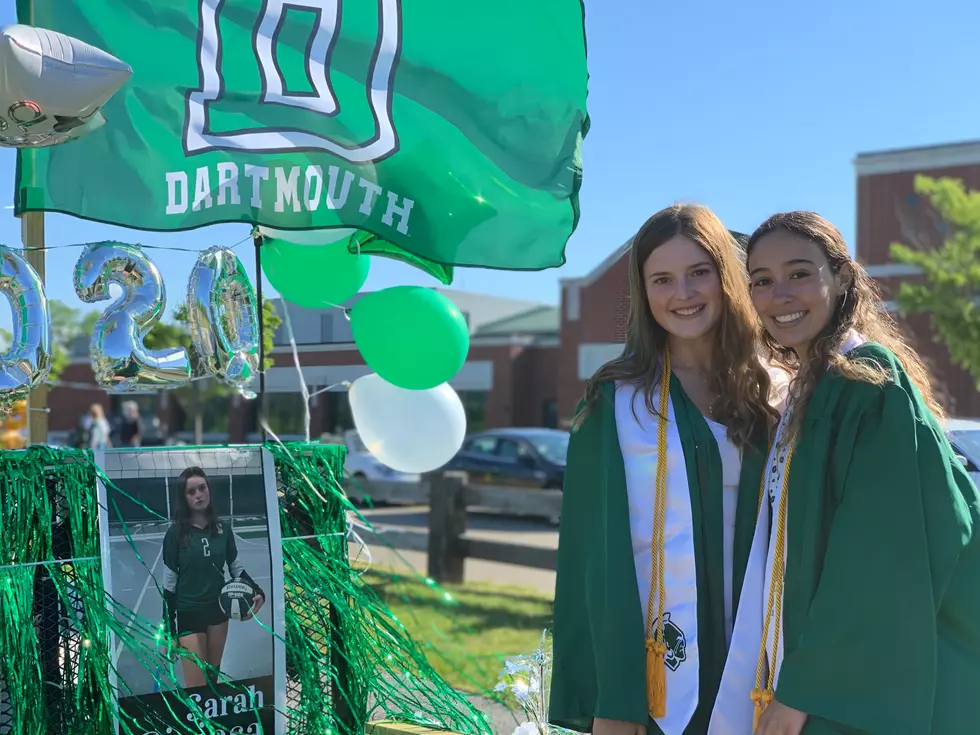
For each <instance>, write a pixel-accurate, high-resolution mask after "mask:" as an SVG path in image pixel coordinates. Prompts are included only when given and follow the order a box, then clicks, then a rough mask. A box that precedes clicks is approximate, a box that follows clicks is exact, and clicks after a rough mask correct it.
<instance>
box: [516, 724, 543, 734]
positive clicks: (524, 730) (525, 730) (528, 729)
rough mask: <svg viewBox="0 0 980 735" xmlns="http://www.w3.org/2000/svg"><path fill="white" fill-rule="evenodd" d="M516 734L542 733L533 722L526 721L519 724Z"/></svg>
mask: <svg viewBox="0 0 980 735" xmlns="http://www.w3.org/2000/svg"><path fill="white" fill-rule="evenodd" d="M514 735H541V730H540V729H539V728H538V726H537V725H535V724H534V723H533V722H525V723H524V724H522V725H518V726H517V729H516V730H514Z"/></svg>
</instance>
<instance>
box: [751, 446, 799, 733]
mask: <svg viewBox="0 0 980 735" xmlns="http://www.w3.org/2000/svg"><path fill="white" fill-rule="evenodd" d="M795 445H796V442H795V441H793V442H792V443H791V444H790V446H789V450H788V451H787V453H786V464H785V467H784V468H783V483H782V488H781V490H780V493H779V507H778V508H777V510H776V548H775V550H774V552H773V556H772V577H771V578H770V580H769V599H768V602H767V606H766V617H765V623H764V624H763V626H762V645H760V646H759V664H758V666H757V667H756V671H755V689H753V690H752V694H751V697H752V702H753V704H754V714H753V718H752V732H755V731H756V729H757V728H758V727H759V719H760V718H761V717H762V713H763V712H765V711H766V707H768V706H769V703H770V702H771V701H772V697H773V691H774V685H775V679H776V660H777V654H778V652H779V626H780V622H781V620H782V614H783V578H784V576H785V568H786V496H787V494H788V493H787V492H786V491H787V489H788V488H789V466H790V462H791V461H792V459H793V448H794V447H795ZM777 458H778V451H777ZM766 469H767V470H768V469H769V468H768V467H766ZM767 477H768V474H767V473H763V476H762V488H761V489H760V496H759V510H760V511H761V510H762V503H763V502H764V501H765V499H766V479H767ZM773 625H775V631H774V633H773V644H772V656H771V657H769V656H768V649H767V646H766V643H767V642H768V640H769V631H770V629H771V628H772V626H773Z"/></svg>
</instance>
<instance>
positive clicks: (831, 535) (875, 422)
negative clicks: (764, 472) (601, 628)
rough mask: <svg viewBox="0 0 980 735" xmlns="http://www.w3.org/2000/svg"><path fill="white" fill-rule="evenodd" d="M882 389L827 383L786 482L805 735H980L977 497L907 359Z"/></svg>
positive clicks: (788, 684) (792, 616)
mask: <svg viewBox="0 0 980 735" xmlns="http://www.w3.org/2000/svg"><path fill="white" fill-rule="evenodd" d="M848 356H849V357H850V358H852V359H854V358H863V359H870V360H873V361H875V362H877V363H878V364H879V365H881V366H882V367H883V368H885V370H886V371H888V373H889V374H890V376H891V379H890V380H889V382H887V383H886V384H885V385H884V386H876V385H871V384H867V383H861V382H857V381H852V380H847V379H844V378H842V377H840V376H837V375H830V374H828V375H826V376H824V377H823V378H822V379H821V381H820V382H819V384H818V385H817V386H816V388H815V390H814V393H813V396H812V398H811V401H810V403H809V405H808V407H807V411H806V414H805V416H804V421H803V424H802V426H801V431H800V436H799V440H798V442H797V445H796V449H795V451H794V454H793V460H792V467H791V472H790V480H789V485H788V491H787V492H788V502H789V505H788V518H787V550H786V573H785V587H784V589H785V593H784V594H785V598H784V603H783V604H784V612H783V615H784V645H785V652H786V653H785V658H784V660H783V663H782V667H781V669H780V672H779V679H778V682H777V685H776V692H775V697H776V699H777V700H778V701H780V702H782V703H783V704H785V705H787V706H789V707H793V708H794V709H798V710H800V711H803V712H806V713H809V714H810V715H811V717H810V719H809V721H808V723H807V725H806V727H805V728H804V730H803V733H804V735H858V734H866V735H968V734H969V733H976V732H980V539H978V538H977V537H976V535H975V534H974V528H975V524H976V523H977V521H978V508H980V500H978V494H977V489H976V488H975V487H974V485H973V483H972V482H971V480H970V478H969V476H968V475H967V473H966V472H965V470H964V468H963V467H962V465H961V464H960V463H959V462H958V461H957V459H956V458H955V456H954V454H953V452H952V450H951V448H950V446H949V443H948V442H947V440H946V438H945V435H944V432H943V430H942V427H941V426H940V425H939V423H938V421H937V420H936V418H935V417H934V416H933V415H932V413H931V412H930V411H929V410H928V408H927V407H926V406H925V404H924V403H923V401H922V399H921V396H920V395H919V393H918V391H917V390H916V389H915V388H914V387H913V385H912V384H911V382H910V380H909V378H908V375H907V374H906V373H905V371H904V370H903V369H902V367H901V365H900V363H899V362H898V361H897V359H896V358H895V356H894V355H893V354H892V353H891V352H890V351H888V350H886V349H885V348H884V347H882V346H880V345H877V344H874V343H866V344H864V345H862V346H861V347H858V348H856V349H855V350H853V351H851V352H850V353H848Z"/></svg>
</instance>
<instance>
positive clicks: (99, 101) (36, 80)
mask: <svg viewBox="0 0 980 735" xmlns="http://www.w3.org/2000/svg"><path fill="white" fill-rule="evenodd" d="M132 74H133V70H132V69H131V68H130V67H129V65H128V64H125V63H124V62H122V61H120V60H119V59H117V58H116V57H115V56H113V55H112V54H107V53H106V52H105V51H101V50H99V49H97V48H95V47H94V46H90V45H89V44H87V43H84V42H83V41H79V40H78V39H77V38H72V37H70V36H66V35H64V34H63V33H56V32H54V31H47V30H44V29H43V28H34V27H33V26H26V25H11V26H7V27H5V28H3V29H2V30H0V146H4V147H7V148H45V147H48V146H52V145H58V144H59V143H65V142H67V141H69V140H73V139H75V138H79V137H81V136H83V135H86V134H88V133H90V132H91V131H93V130H96V129H97V128H100V127H102V125H104V124H105V117H104V116H103V114H102V105H104V104H105V103H106V102H108V101H109V98H110V97H112V95H113V94H115V93H116V91H117V90H118V89H119V88H120V87H121V86H122V85H123V84H125V83H126V81H127V80H128V79H129V78H130V77H131V76H132Z"/></svg>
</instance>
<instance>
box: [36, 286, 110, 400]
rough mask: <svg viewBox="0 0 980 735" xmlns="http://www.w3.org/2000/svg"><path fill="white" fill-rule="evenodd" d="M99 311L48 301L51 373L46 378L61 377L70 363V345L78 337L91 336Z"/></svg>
mask: <svg viewBox="0 0 980 735" xmlns="http://www.w3.org/2000/svg"><path fill="white" fill-rule="evenodd" d="M99 316H100V312H98V311H96V310H94V309H89V310H86V311H82V310H81V309H75V308H73V307H71V306H68V304H66V303H65V302H63V301H58V300H57V299H51V300H50V301H48V319H49V320H50V323H51V373H50V374H49V375H48V380H51V381H55V380H58V378H59V377H61V374H62V372H64V370H65V368H66V367H68V365H70V364H71V348H72V345H74V343H75V342H76V341H77V340H78V339H79V338H80V337H89V338H90V337H91V335H92V332H93V331H94V330H95V323H96V322H97V321H99Z"/></svg>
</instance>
